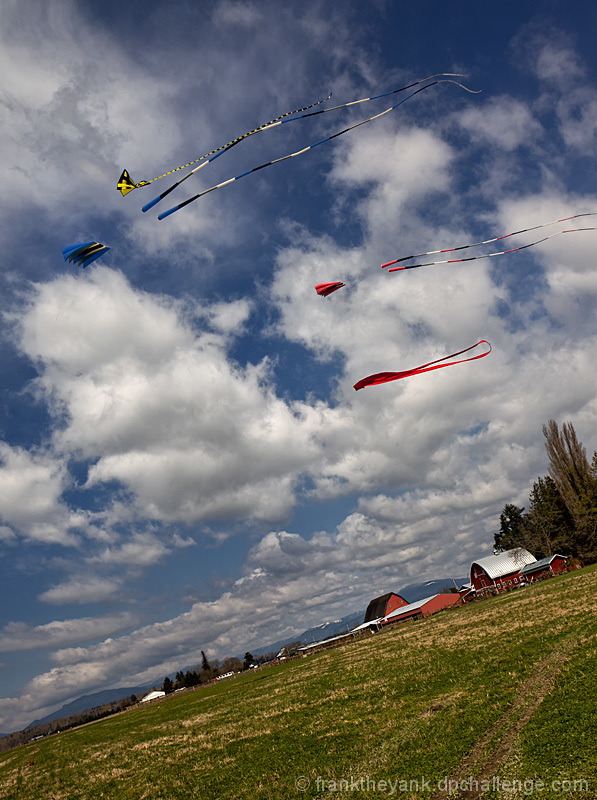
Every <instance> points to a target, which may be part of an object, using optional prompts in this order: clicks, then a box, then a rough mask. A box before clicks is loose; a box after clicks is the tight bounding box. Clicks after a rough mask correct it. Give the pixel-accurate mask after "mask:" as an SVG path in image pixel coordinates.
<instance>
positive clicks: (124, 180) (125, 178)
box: [116, 92, 332, 211]
mask: <svg viewBox="0 0 597 800" xmlns="http://www.w3.org/2000/svg"><path fill="white" fill-rule="evenodd" d="M331 96H332V94H331V92H330V94H329V95H328V96H327V97H326V98H325V99H324V100H317V102H315V103H311V105H310V106H305V107H304V108H297V109H295V110H294V111H287V112H286V113H285V114H280V116H279V117H276V118H275V119H271V120H270V121H269V122H264V123H263V125H260V126H259V127H258V128H253V130H252V131H247V132H246V133H243V135H242V136H238V137H237V138H236V139H232V141H231V142H227V143H226V144H222V145H220V147H216V149H215V150H211V151H210V152H209V153H205V155H202V156H199V158H196V159H195V160H194V161H189V163H188V164H183V165H182V166H181V167H176V168H175V169H171V170H169V171H168V172H164V174H163V175H158V176H157V178H152V179H151V180H149V181H139V183H134V181H133V179H132V178H131V176H130V175H129V173H128V172H127V171H126V170H125V169H123V170H122V175H121V176H120V178H119V180H118V184H117V186H116V188H117V189H118V191H119V192H120V193H121V194H122V196H123V197H124V196H125V195H127V194H128V193H129V192H132V191H133V189H138V188H139V186H149V184H150V183H153V182H154V181H159V180H160V178H165V177H167V176H168V175H173V174H174V173H175V172H179V171H180V170H181V169H186V168H187V167H191V166H193V164H197V162H199V161H203V160H204V159H205V158H209V156H212V155H213V154H214V153H218V155H223V154H224V153H225V152H226V151H227V150H230V149H231V148H232V147H234V145H235V144H238V143H239V142H242V141H243V139H247V138H248V137H249V136H253V134H254V133H259V132H260V131H264V130H266V129H267V128H273V127H274V126H276V125H279V124H280V122H281V120H283V119H284V117H289V116H290V115H291V114H298V113H300V112H301V111H307V110H308V109H310V108H315V106H318V105H320V104H321V103H325V101H326V100H329V99H330V97H331ZM216 158H217V156H216ZM213 160H214V159H213V158H211V159H210V161H213ZM210 161H206V162H205V164H209V163H210ZM205 164H202V165H201V167H204V166H205ZM201 167H196V168H195V169H194V170H193V171H192V172H189V174H188V175H185V177H184V178H182V180H180V181H178V183H175V184H174V186H172V187H171V188H170V189H168V191H167V192H165V193H164V194H163V195H160V196H159V198H157V199H156V201H155V202H156V203H157V202H158V200H161V199H162V197H165V196H166V194H169V193H170V192H171V191H172V190H173V189H175V188H176V187H177V186H179V185H180V184H181V183H182V181H184V180H186V179H187V178H188V177H189V175H192V174H193V173H194V172H197V170H198V169H201ZM152 205H155V203H153V204H152ZM149 207H150V208H151V206H149ZM143 211H145V208H144V209H143Z"/></svg>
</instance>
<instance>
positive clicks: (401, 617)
mask: <svg viewBox="0 0 597 800" xmlns="http://www.w3.org/2000/svg"><path fill="white" fill-rule="evenodd" d="M459 603H460V595H459V594H457V593H456V592H450V593H448V594H434V595H431V596H430V597H425V598H423V600H418V601H417V602H416V603H409V604H408V605H406V606H403V607H402V608H397V609H396V610H395V611H392V612H391V613H390V614H388V615H387V616H386V617H384V619H382V620H381V624H382V626H385V625H394V624H396V623H399V622H406V621H407V620H409V619H410V620H415V619H423V617H429V616H431V614H436V613H437V612H438V611H442V610H443V609H444V608H450V606H455V605H458V604H459Z"/></svg>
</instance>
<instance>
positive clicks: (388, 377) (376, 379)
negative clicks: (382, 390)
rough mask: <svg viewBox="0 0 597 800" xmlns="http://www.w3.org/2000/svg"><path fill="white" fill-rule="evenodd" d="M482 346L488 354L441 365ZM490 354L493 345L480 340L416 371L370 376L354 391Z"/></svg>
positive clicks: (360, 382)
mask: <svg viewBox="0 0 597 800" xmlns="http://www.w3.org/2000/svg"><path fill="white" fill-rule="evenodd" d="M480 344H486V345H487V347H488V348H489V350H487V352H486V353H481V354H480V355H477V356H471V357H470V358H462V359H460V360H458V361H449V362H448V363H447V364H442V363H441V362H442V361H448V359H450V358H456V357H457V356H461V355H462V354H463V353H468V352H469V350H474V349H475V347H478V346H479V345H480ZM490 353H491V345H490V344H489V342H488V341H487V340H486V339H480V340H479V341H478V342H477V343H476V344H473V345H471V346H470V347H466V348H465V349H464V350H459V351H458V352H457V353H451V354H450V355H449V356H444V357H443V358H438V359H437V360H436V361H429V362H428V363H427V364H421V366H420V367H414V369H407V370H404V371H403V372H377V373H375V375H369V376H368V377H367V378H363V379H362V380H360V381H358V382H357V383H355V385H354V389H355V390H356V391H357V392H358V391H359V389H363V388H364V387H365V386H377V385H379V384H380V383H389V382H390V381H398V380H401V379H402V378H410V377H411V376H412V375H422V374H423V373H424V372H432V371H433V370H434V369H442V368H443V367H453V366H454V365H455V364H464V363H466V362H467V361H476V360H477V359H478V358H485V356H488V355H489V354H490Z"/></svg>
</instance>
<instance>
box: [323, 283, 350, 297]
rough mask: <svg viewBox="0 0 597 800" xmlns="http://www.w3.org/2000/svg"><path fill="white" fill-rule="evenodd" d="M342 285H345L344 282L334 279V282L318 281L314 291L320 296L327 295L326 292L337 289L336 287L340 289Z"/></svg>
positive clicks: (329, 292)
mask: <svg viewBox="0 0 597 800" xmlns="http://www.w3.org/2000/svg"><path fill="white" fill-rule="evenodd" d="M343 286H346V284H345V283H340V281H335V282H334V283H318V284H317V286H316V287H315V291H316V292H317V294H318V295H319V296H320V297H327V296H328V294H331V293H332V292H336V291H338V289H341V288H342V287H343Z"/></svg>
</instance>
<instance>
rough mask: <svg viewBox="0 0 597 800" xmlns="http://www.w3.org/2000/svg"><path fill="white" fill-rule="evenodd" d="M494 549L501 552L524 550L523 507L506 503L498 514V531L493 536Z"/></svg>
mask: <svg viewBox="0 0 597 800" xmlns="http://www.w3.org/2000/svg"><path fill="white" fill-rule="evenodd" d="M493 541H494V544H495V549H496V550H499V551H500V552H503V551H505V550H512V549H513V548H514V547H524V548H526V531H525V516H524V506H522V507H520V508H519V507H518V506H515V505H514V504H513V503H506V505H505V506H504V510H503V511H502V513H501V514H500V529H499V531H498V532H497V533H494V534H493Z"/></svg>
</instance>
